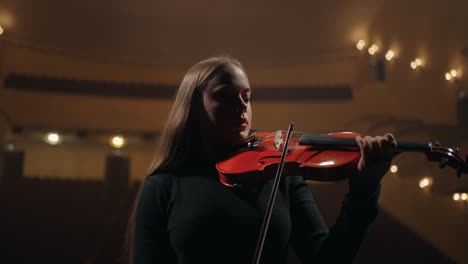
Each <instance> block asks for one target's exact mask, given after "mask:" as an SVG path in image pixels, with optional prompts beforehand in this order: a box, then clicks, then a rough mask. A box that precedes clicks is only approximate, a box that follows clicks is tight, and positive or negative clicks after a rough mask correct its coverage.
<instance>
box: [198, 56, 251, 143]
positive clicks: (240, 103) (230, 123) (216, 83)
mask: <svg viewBox="0 0 468 264" xmlns="http://www.w3.org/2000/svg"><path fill="white" fill-rule="evenodd" d="M250 93H251V91H250V84H249V80H248V79H247V76H246V74H245V73H244V71H243V70H242V69H241V68H239V67H237V66H234V65H232V64H227V65H225V66H223V67H222V69H219V70H218V72H217V74H216V75H215V76H214V77H213V78H212V79H211V80H210V81H209V82H208V84H207V86H206V88H205V89H204V91H203V96H202V101H203V109H204V112H205V113H204V116H205V118H203V123H204V124H203V125H202V127H203V129H209V131H210V134H211V135H213V136H214V138H215V140H216V143H231V144H232V143H238V142H240V141H242V140H244V139H246V138H247V136H248V134H249V130H250V126H251V121H252V108H251V106H250ZM202 131H203V130H202ZM205 131H206V130H205Z"/></svg>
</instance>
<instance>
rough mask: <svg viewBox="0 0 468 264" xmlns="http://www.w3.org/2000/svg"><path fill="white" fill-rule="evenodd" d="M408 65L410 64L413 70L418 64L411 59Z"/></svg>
mask: <svg viewBox="0 0 468 264" xmlns="http://www.w3.org/2000/svg"><path fill="white" fill-rule="evenodd" d="M410 66H411V69H413V70H416V68H417V67H418V65H417V64H416V62H415V61H412V62H411V63H410Z"/></svg>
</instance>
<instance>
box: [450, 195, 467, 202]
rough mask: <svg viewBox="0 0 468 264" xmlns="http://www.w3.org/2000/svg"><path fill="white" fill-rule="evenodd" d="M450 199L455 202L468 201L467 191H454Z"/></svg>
mask: <svg viewBox="0 0 468 264" xmlns="http://www.w3.org/2000/svg"><path fill="white" fill-rule="evenodd" d="M452 199H453V200H454V201H455V202H467V201H468V194H467V193H454V194H453V196H452Z"/></svg>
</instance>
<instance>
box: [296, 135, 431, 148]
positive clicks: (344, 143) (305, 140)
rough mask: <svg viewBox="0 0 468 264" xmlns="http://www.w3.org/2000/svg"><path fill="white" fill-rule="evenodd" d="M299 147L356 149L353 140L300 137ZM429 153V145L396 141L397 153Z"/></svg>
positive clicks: (311, 136)
mask: <svg viewBox="0 0 468 264" xmlns="http://www.w3.org/2000/svg"><path fill="white" fill-rule="evenodd" d="M299 145H309V146H324V147H325V146H327V147H332V146H333V147H358V144H357V143H356V140H355V139H354V138H344V137H328V136H313V135H302V136H301V137H300V138H299ZM428 151H431V144H430V143H423V142H411V141H398V142H397V152H428Z"/></svg>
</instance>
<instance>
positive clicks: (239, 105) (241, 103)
mask: <svg viewBox="0 0 468 264" xmlns="http://www.w3.org/2000/svg"><path fill="white" fill-rule="evenodd" d="M234 104H235V105H234V107H235V109H236V110H237V111H238V112H240V113H243V112H245V110H246V109H247V104H248V102H247V101H246V100H245V99H244V97H242V95H239V96H238V97H237V98H236V100H235V102H234Z"/></svg>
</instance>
